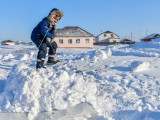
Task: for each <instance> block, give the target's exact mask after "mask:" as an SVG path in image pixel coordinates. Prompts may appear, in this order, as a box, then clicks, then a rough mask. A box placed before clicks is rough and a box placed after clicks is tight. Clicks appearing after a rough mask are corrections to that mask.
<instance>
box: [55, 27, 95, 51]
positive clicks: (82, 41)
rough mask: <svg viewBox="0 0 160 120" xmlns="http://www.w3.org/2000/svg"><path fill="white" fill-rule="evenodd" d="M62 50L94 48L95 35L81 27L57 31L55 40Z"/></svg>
mask: <svg viewBox="0 0 160 120" xmlns="http://www.w3.org/2000/svg"><path fill="white" fill-rule="evenodd" d="M54 40H55V41H56V43H57V45H58V47H60V48H78V47H81V48H82V47H83V48H86V47H92V46H93V40H94V35H92V34H91V33H89V32H87V31H85V30H83V29H82V28H80V27H72V26H71V27H64V28H63V29H56V30H55V38H54Z"/></svg>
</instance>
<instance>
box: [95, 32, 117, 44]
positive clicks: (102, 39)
mask: <svg viewBox="0 0 160 120" xmlns="http://www.w3.org/2000/svg"><path fill="white" fill-rule="evenodd" d="M95 39H96V43H95V44H112V43H119V42H120V37H119V36H118V35H116V34H115V33H113V32H110V31H106V32H103V33H101V34H100V35H98V36H96V38H95Z"/></svg>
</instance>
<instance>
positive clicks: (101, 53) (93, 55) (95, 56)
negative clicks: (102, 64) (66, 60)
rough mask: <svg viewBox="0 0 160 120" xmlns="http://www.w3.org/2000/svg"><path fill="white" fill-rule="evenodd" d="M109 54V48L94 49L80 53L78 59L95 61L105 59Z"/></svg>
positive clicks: (110, 53) (110, 52) (110, 54)
mask: <svg viewBox="0 0 160 120" xmlns="http://www.w3.org/2000/svg"><path fill="white" fill-rule="evenodd" d="M111 56H112V51H111V49H110V48H108V49H107V50H95V51H91V52H87V53H84V54H82V56H80V59H81V61H84V60H87V61H88V60H89V61H93V62H97V61H101V60H104V59H107V58H109V57H111Z"/></svg>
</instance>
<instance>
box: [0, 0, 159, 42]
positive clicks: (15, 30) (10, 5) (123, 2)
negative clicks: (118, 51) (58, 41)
mask: <svg viewBox="0 0 160 120" xmlns="http://www.w3.org/2000/svg"><path fill="white" fill-rule="evenodd" d="M159 5H160V0H1V1H0V16H1V17H0V41H3V40H6V39H10V40H13V41H18V40H22V41H25V42H30V41H31V40H30V34H31V32H32V29H33V28H34V27H35V26H36V25H37V24H38V22H39V21H40V20H41V19H43V17H45V16H47V15H48V13H49V12H50V10H51V9H52V8H58V9H60V10H61V11H63V12H64V18H63V19H62V21H61V22H60V23H59V24H58V25H57V28H63V27H65V26H79V27H81V28H83V29H84V30H86V31H88V32H90V33H92V34H93V35H95V36H97V35H98V34H100V33H101V32H105V31H108V30H109V31H112V32H114V33H116V34H117V35H119V36H120V37H121V38H124V37H127V38H131V33H132V39H133V40H136V41H138V40H139V39H140V37H144V36H145V35H146V34H151V33H160V15H159V12H160V7H159Z"/></svg>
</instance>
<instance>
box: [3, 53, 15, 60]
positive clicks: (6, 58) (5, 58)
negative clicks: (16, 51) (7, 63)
mask: <svg viewBox="0 0 160 120" xmlns="http://www.w3.org/2000/svg"><path fill="white" fill-rule="evenodd" d="M13 58H14V56H13V55H12V54H9V55H4V56H3V58H2V60H11V59H13Z"/></svg>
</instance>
